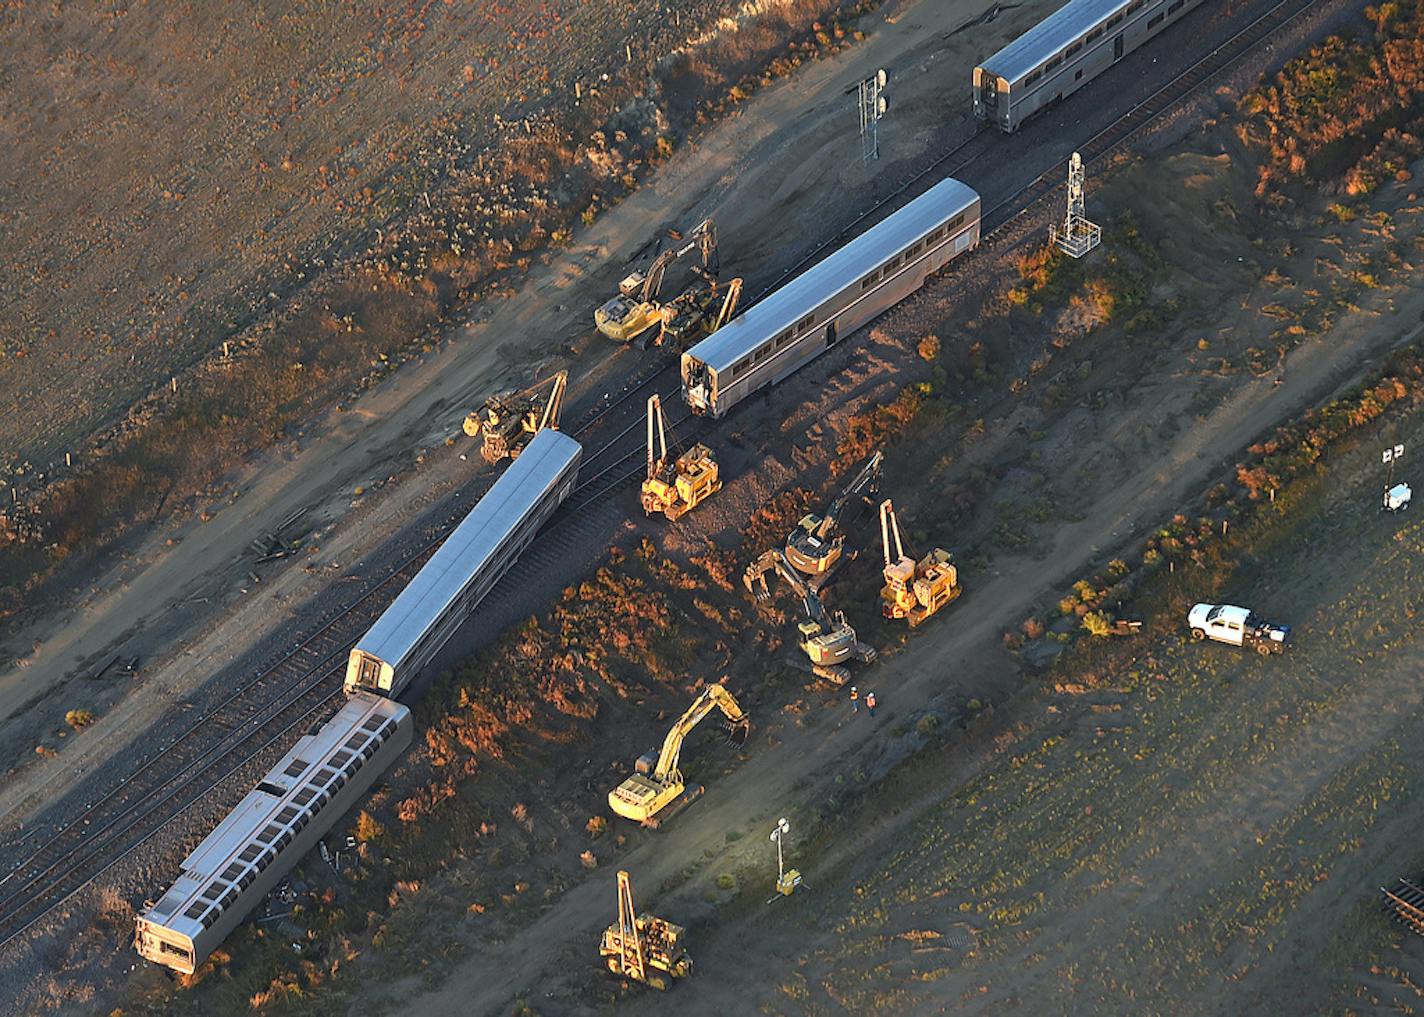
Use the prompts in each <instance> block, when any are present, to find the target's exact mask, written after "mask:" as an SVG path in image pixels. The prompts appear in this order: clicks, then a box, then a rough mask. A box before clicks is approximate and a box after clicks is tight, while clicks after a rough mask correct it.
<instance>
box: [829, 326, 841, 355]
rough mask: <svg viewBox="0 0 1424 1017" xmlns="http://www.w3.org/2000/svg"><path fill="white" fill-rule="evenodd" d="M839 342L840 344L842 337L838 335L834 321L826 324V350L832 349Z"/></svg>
mask: <svg viewBox="0 0 1424 1017" xmlns="http://www.w3.org/2000/svg"><path fill="white" fill-rule="evenodd" d="M838 342H840V336H839V335H837V334H836V323H835V322H834V321H828V322H826V349H830V348H831V347H832V346H834V345H835V344H836V343H838Z"/></svg>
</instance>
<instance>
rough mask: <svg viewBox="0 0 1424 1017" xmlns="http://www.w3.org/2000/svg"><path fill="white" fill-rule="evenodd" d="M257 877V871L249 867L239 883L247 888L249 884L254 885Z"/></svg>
mask: <svg viewBox="0 0 1424 1017" xmlns="http://www.w3.org/2000/svg"><path fill="white" fill-rule="evenodd" d="M256 878H257V872H256V871H255V870H253V869H248V870H247V871H246V872H244V873H243V874H242V878H241V879H239V880H238V881H237V885H238V886H240V887H242V888H243V889H244V890H246V889H247V888H248V887H249V886H251V885H252V881H253V880H255V879H256Z"/></svg>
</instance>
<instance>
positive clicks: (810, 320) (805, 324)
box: [796, 314, 816, 332]
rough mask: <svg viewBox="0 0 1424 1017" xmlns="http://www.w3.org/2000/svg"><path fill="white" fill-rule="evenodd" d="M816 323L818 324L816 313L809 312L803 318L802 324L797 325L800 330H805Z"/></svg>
mask: <svg viewBox="0 0 1424 1017" xmlns="http://www.w3.org/2000/svg"><path fill="white" fill-rule="evenodd" d="M814 324H816V316H815V315H814V314H808V315H806V317H804V318H802V319H801V324H799V325H797V326H796V328H797V330H798V331H801V332H805V331H806V330H807V329H808V328H810V327H811V326H812V325H814Z"/></svg>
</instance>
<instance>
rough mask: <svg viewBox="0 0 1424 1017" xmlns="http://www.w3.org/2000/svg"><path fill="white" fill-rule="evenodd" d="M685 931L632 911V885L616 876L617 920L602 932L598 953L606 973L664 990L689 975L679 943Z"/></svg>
mask: <svg viewBox="0 0 1424 1017" xmlns="http://www.w3.org/2000/svg"><path fill="white" fill-rule="evenodd" d="M686 935H687V930H686V929H685V928H683V927H682V926H681V925H674V924H672V922H669V921H667V920H666V919H663V918H657V917H655V916H653V915H650V914H648V913H646V912H644V913H643V914H641V915H640V914H638V913H637V912H636V911H634V910H633V884H632V882H631V881H630V880H629V878H628V873H627V872H622V871H620V872H619V873H618V921H617V923H616V924H614V925H610V926H609V927H608V928H606V929H604V930H603V938H602V939H601V940H600V941H599V943H598V954H599V956H600V957H602V958H603V962H604V963H605V964H607V965H608V970H609V971H612V972H613V973H614V974H615V975H619V976H620V977H623V978H629V979H632V980H633V981H635V982H642V983H643V984H644V985H649V986H652V987H653V988H654V989H657V990H659V991H665V990H666V989H667V988H668V987H669V985H671V984H672V983H671V979H673V978H686V977H687V976H688V975H690V974H692V958H691V957H689V956H688V955H687V950H686V949H685V948H684V947H683V945H682V941H683V939H684V937H686Z"/></svg>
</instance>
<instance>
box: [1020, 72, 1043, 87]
mask: <svg viewBox="0 0 1424 1017" xmlns="http://www.w3.org/2000/svg"><path fill="white" fill-rule="evenodd" d="M1041 77H1043V71H1041V70H1038V71H1034V72H1033V73H1032V74H1030V75H1029V76H1028V77H1026V78H1024V87H1028V86H1029V85H1032V84H1033V83H1034V82H1035V81H1037V80H1038V79H1039V78H1041Z"/></svg>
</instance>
